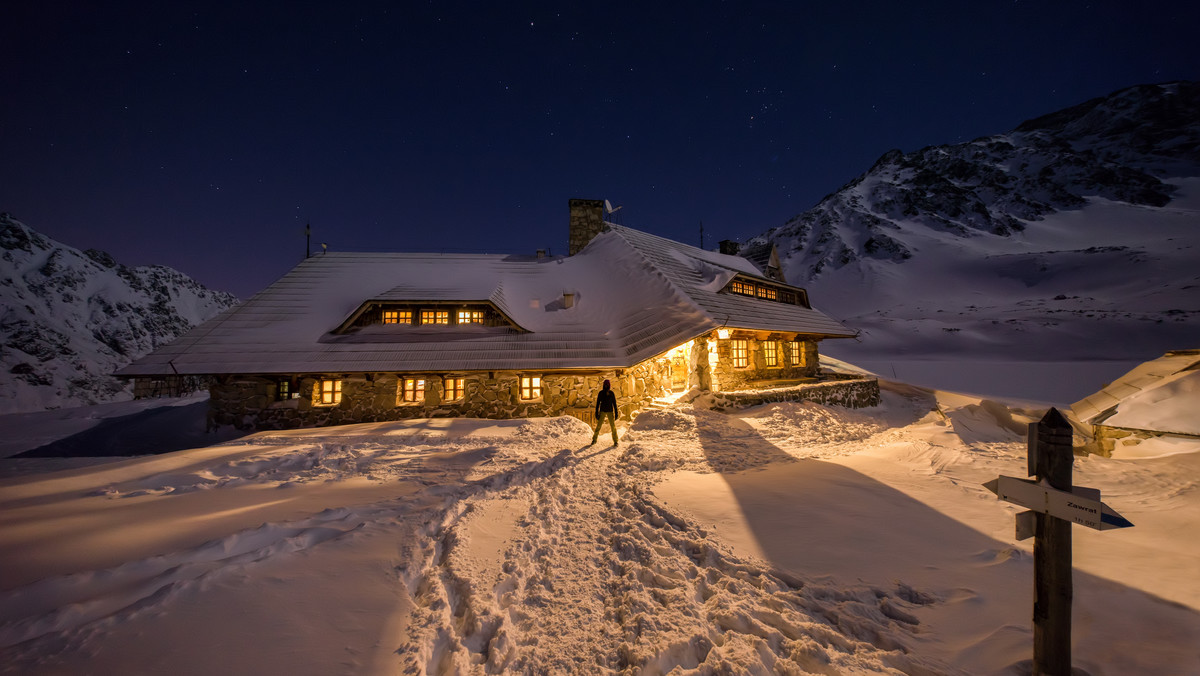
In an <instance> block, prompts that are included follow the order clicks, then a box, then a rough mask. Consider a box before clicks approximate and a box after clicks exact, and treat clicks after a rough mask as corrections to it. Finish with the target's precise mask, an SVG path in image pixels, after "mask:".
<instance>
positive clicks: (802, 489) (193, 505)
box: [0, 384, 1200, 676]
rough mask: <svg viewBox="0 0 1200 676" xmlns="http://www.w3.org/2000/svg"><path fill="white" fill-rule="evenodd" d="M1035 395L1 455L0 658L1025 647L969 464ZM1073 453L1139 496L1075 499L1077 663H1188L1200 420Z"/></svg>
mask: <svg viewBox="0 0 1200 676" xmlns="http://www.w3.org/2000/svg"><path fill="white" fill-rule="evenodd" d="M1040 414H1041V411H1039V410H1035V409H1026V408H1020V407H1014V406H1006V405H1003V404H1000V403H998V402H995V401H988V400H981V399H978V398H974V397H968V396H963V395H953V394H947V393H937V392H931V391H928V390H922V389H918V388H914V387H910V386H904V385H899V384H894V385H889V386H888V387H887V388H886V390H885V393H884V399H883V403H882V405H880V406H879V407H877V408H874V409H867V410H848V409H841V408H836V407H824V406H819V405H815V404H799V403H788V404H772V405H768V406H764V407H758V408H754V409H749V410H746V411H743V412H740V413H737V414H732V415H728V414H720V413H715V412H711V411H707V410H703V409H700V408H697V407H694V406H692V405H689V404H678V405H675V406H674V407H671V408H668V409H665V410H651V411H646V412H643V413H642V414H641V415H639V416H638V417H637V418H636V419H635V420H634V421H633V422H632V423H629V422H628V421H625V424H626V425H627V428H626V429H623V437H622V441H621V444H620V445H619V446H617V447H611V446H608V445H607V443H601V444H597V445H596V446H589V445H588V442H589V441H590V440H591V437H590V434H589V430H588V428H587V427H586V426H585V425H584V424H583V423H581V422H579V421H577V420H575V419H573V418H567V417H563V418H548V419H535V420H511V421H485V420H465V419H436V420H413V421H404V422H394V423H375V424H362V425H350V426H343V427H332V428H323V429H304V430H296V431H289V432H264V433H259V434H255V435H251V436H248V437H244V438H242V439H238V440H235V441H230V442H227V443H224V444H220V445H213V446H209V447H205V448H197V449H195V450H185V451H178V452H174V453H168V454H163V455H157V456H145V457H138V458H130V459H120V460H116V461H114V462H110V463H107V464H103V465H99V466H96V465H92V466H90V467H87V468H83V469H76V470H67V471H59V472H54V473H40V474H25V475H22V476H14V477H12V478H8V479H4V480H0V672H2V673H20V674H64V673H72V674H74V673H172V674H213V673H225V674H262V673H291V674H339V673H344V674H393V673H497V672H507V673H526V672H536V673H572V672H574V673H618V672H621V673H643V674H662V673H676V674H690V673H797V674H801V673H817V674H835V673H841V674H862V673H889V674H896V673H904V674H960V673H966V674H993V673H1003V674H1018V673H1025V672H1026V671H1027V670H1028V668H1029V663H1028V660H1029V658H1030V655H1031V650H1032V648H1031V646H1032V630H1031V623H1030V617H1031V613H1032V584H1033V571H1032V555H1031V544H1030V542H1031V541H1025V542H1016V541H1015V540H1014V538H1013V515H1014V514H1015V513H1016V512H1017V511H1019V508H1017V507H1015V506H1013V505H1010V504H1007V503H1003V502H1000V501H998V500H997V499H996V498H995V496H993V495H992V494H991V493H990V492H988V491H987V490H986V489H984V488H983V487H982V486H981V484H982V483H983V482H984V481H987V480H989V479H992V478H995V476H996V475H998V474H1008V475H1014V476H1021V475H1023V470H1024V467H1025V447H1024V443H1023V438H1024V437H1023V432H1024V424H1025V423H1027V422H1028V421H1029V420H1031V419H1035V418H1036V417H1039V416H1040ZM14 418H15V417H14V416H8V417H5V418H0V432H3V433H4V434H6V435H10V436H11V434H12V433H13V432H14V429H13V428H14V427H15V426H18V425H21V426H23V429H24V430H25V432H24V434H25V435H26V437H28V438H29V439H31V440H32V441H30V443H31V444H32V443H37V444H39V445H41V444H44V443H45V441H46V439H48V438H51V437H54V436H55V434H54V433H50V432H46V433H38V432H37V431H36V430H31V429H29V428H30V427H31V426H35V425H33V423H31V422H30V419H28V418H24V419H22V420H21V421H19V422H18V421H15V420H14ZM63 434H66V433H63ZM10 450H11V449H10ZM1134 455H1136V456H1137V457H1133V456H1134ZM4 462H10V461H0V464H3V463H4ZM29 462H35V461H29ZM29 469H30V467H28V466H26V467H25V470H24V471H28V470H29ZM1075 476H1076V484H1078V485H1085V486H1092V487H1095V488H1099V489H1101V490H1102V491H1103V498H1104V500H1105V501H1106V502H1108V503H1109V504H1110V505H1112V506H1113V507H1114V508H1116V509H1117V510H1118V511H1119V512H1121V513H1122V514H1123V515H1124V516H1126V517H1127V518H1129V519H1130V520H1131V521H1133V523H1134V524H1136V526H1135V527H1134V528H1129V529H1123V530H1116V531H1105V532H1096V531H1090V530H1088V529H1085V528H1082V527H1076V528H1075V529H1074V542H1075V610H1074V633H1073V636H1074V656H1075V660H1074V661H1075V665H1076V667H1077V668H1079V669H1082V670H1084V672H1086V673H1087V674H1092V675H1093V676H1099V675H1100V674H1121V675H1125V674H1163V675H1167V674H1171V675H1175V674H1194V673H1200V578H1197V575H1196V573H1197V561H1200V538H1196V537H1195V534H1196V532H1197V527H1198V526H1200V492H1198V491H1197V490H1196V488H1197V482H1198V481H1200V479H1198V478H1197V477H1200V442H1197V441H1194V440H1193V441H1185V440H1179V439H1175V440H1172V441H1169V442H1166V441H1164V442H1145V443H1143V444H1141V445H1139V446H1138V447H1137V453H1136V454H1130V457H1126V458H1118V459H1105V458H1100V457H1088V458H1078V459H1077V460H1076V463H1075Z"/></svg>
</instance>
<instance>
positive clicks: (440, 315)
mask: <svg viewBox="0 0 1200 676" xmlns="http://www.w3.org/2000/svg"><path fill="white" fill-rule="evenodd" d="M421 323H422V324H449V323H450V311H449V310H421Z"/></svg>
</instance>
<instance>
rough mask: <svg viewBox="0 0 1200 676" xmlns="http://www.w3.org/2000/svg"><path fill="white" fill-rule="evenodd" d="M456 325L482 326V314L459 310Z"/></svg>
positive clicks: (477, 311) (478, 311)
mask: <svg viewBox="0 0 1200 676" xmlns="http://www.w3.org/2000/svg"><path fill="white" fill-rule="evenodd" d="M458 323H459V324H482V323H483V312H482V311H480V310H459V311H458Z"/></svg>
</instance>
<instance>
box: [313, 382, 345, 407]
mask: <svg viewBox="0 0 1200 676" xmlns="http://www.w3.org/2000/svg"><path fill="white" fill-rule="evenodd" d="M317 397H318V401H319V402H320V403H321V405H323V406H334V405H336V404H340V403H342V381H340V380H322V381H320V382H318V383H317Z"/></svg>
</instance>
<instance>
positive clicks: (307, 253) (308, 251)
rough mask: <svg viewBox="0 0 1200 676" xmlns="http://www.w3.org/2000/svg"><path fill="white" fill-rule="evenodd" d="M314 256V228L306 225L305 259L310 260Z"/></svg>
mask: <svg viewBox="0 0 1200 676" xmlns="http://www.w3.org/2000/svg"><path fill="white" fill-rule="evenodd" d="M311 255H312V226H311V225H309V224H308V223H305V224H304V257H305V258H308V257H309V256H311Z"/></svg>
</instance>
